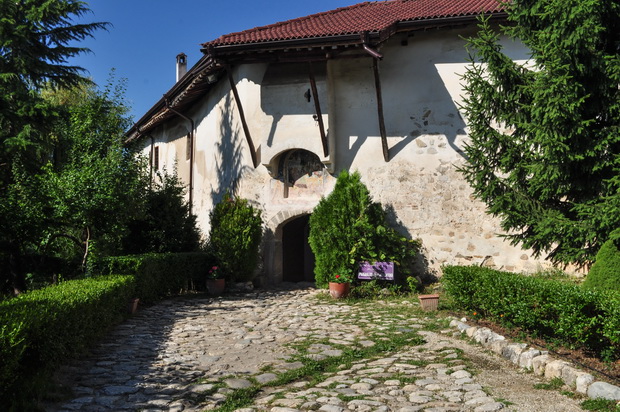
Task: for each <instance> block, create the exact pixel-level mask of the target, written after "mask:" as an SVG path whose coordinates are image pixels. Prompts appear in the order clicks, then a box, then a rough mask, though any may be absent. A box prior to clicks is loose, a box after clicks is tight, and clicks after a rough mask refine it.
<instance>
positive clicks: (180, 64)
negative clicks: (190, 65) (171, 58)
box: [177, 53, 187, 82]
mask: <svg viewBox="0 0 620 412" xmlns="http://www.w3.org/2000/svg"><path fill="white" fill-rule="evenodd" d="M185 73H187V55H186V54H185V53H179V54H177V82H178V81H179V80H180V79H181V77H183V76H185Z"/></svg>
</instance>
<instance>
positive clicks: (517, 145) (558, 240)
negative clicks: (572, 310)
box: [461, 0, 620, 264]
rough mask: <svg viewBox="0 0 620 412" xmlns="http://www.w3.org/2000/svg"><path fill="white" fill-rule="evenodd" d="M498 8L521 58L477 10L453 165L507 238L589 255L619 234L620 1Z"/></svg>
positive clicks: (541, 249)
mask: <svg viewBox="0 0 620 412" xmlns="http://www.w3.org/2000/svg"><path fill="white" fill-rule="evenodd" d="M507 10H508V20H509V25H507V26H505V27H501V28H500V32H501V33H503V34H505V35H507V36H508V37H509V38H512V39H517V41H522V42H523V44H525V46H527V47H528V48H529V50H531V59H530V61H529V62H528V64H526V65H523V64H519V63H518V62H514V61H512V60H511V59H510V58H508V57H507V56H506V55H505V54H503V53H502V49H501V46H500V45H499V41H498V40H499V33H498V32H497V31H496V30H494V29H493V28H492V26H491V24H490V23H489V21H488V19H486V18H482V19H481V22H480V31H479V33H478V34H477V35H476V36H474V37H472V38H470V39H468V41H469V43H468V48H469V49H470V50H472V55H471V58H472V65H471V66H470V69H469V70H468V71H467V73H466V74H465V75H464V84H465V91H466V97H465V99H464V104H463V108H464V111H465V114H466V117H467V122H468V125H469V135H470V143H469V144H468V146H467V147H466V150H465V152H466V158H467V163H466V165H465V166H464V167H463V168H462V169H461V171H462V172H463V173H464V176H465V178H466V179H467V180H468V182H469V183H470V184H471V185H472V187H473V189H474V194H475V196H476V197H477V198H479V199H481V200H482V201H483V202H485V203H486V204H487V206H488V211H489V212H490V213H491V214H493V215H495V216H498V217H499V218H500V219H501V222H502V226H503V229H504V230H506V231H507V232H508V233H509V234H508V235H507V237H508V238H509V239H510V240H511V241H512V243H513V244H521V245H522V246H523V247H525V248H532V249H533V250H534V252H535V253H536V254H541V253H548V256H547V257H548V258H550V259H551V260H553V261H555V262H558V263H560V262H561V263H565V264H567V263H575V264H589V263H590V262H591V261H592V260H593V259H594V257H595V256H596V253H597V251H598V250H599V248H600V246H601V245H602V244H603V243H604V242H605V241H607V240H608V239H610V238H614V239H615V238H618V237H620V229H619V228H620V89H619V85H620V2H618V1H617V0H611V1H610V0H513V1H512V2H510V3H509V4H508V5H507Z"/></svg>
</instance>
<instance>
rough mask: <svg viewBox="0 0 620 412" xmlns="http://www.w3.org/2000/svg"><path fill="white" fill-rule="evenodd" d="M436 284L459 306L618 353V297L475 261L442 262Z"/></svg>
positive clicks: (556, 337)
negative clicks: (460, 263) (469, 263)
mask: <svg viewBox="0 0 620 412" xmlns="http://www.w3.org/2000/svg"><path fill="white" fill-rule="evenodd" d="M443 272H444V274H443V277H442V283H443V284H444V287H445V290H446V292H447V293H448V295H450V296H451V298H452V299H453V302H454V303H455V304H456V305H457V306H458V307H459V308H461V309H463V310H467V311H476V312H478V313H480V314H481V315H482V316H485V317H488V318H491V319H493V320H495V321H498V322H500V323H501V324H504V325H506V326H509V327H517V328H520V329H523V330H525V331H527V332H529V333H532V334H534V335H537V336H540V337H543V338H551V339H553V340H556V341H558V342H559V343H561V344H563V345H565V346H568V347H572V348H575V347H580V348H584V349H587V350H592V351H593V352H595V353H597V354H598V355H599V356H602V357H603V358H607V359H617V358H619V357H620V335H619V334H618V330H620V329H619V326H620V316H619V315H620V296H619V295H618V294H617V293H613V292H602V291H600V292H599V291H593V290H584V289H583V288H581V287H580V286H578V285H575V284H572V283H568V282H564V281H557V280H553V279H547V278H541V277H536V276H525V275H520V274H515V273H509V272H500V271H496V270H492V269H488V268H482V267H478V266H465V267H464V266H448V267H445V268H444V270H443Z"/></svg>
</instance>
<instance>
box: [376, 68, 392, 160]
mask: <svg viewBox="0 0 620 412" xmlns="http://www.w3.org/2000/svg"><path fill="white" fill-rule="evenodd" d="M372 69H373V71H374V73H375V91H376V92H377V114H378V115H379V133H381V148H382V149H383V159H384V160H385V161H386V162H389V161H390V152H389V149H388V144H387V136H386V133H385V120H384V117H383V98H382V95H381V79H380V78H379V65H378V63H377V59H372Z"/></svg>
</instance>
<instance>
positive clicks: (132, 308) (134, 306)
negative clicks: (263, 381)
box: [127, 298, 140, 315]
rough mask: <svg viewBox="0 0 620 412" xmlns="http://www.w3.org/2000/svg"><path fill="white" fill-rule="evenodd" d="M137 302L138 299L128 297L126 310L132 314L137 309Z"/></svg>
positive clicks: (138, 301)
mask: <svg viewBox="0 0 620 412" xmlns="http://www.w3.org/2000/svg"><path fill="white" fill-rule="evenodd" d="M138 303H140V299H138V298H133V299H129V303H128V305H127V312H129V313H130V314H132V315H133V314H134V313H136V311H137V310H138Z"/></svg>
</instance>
